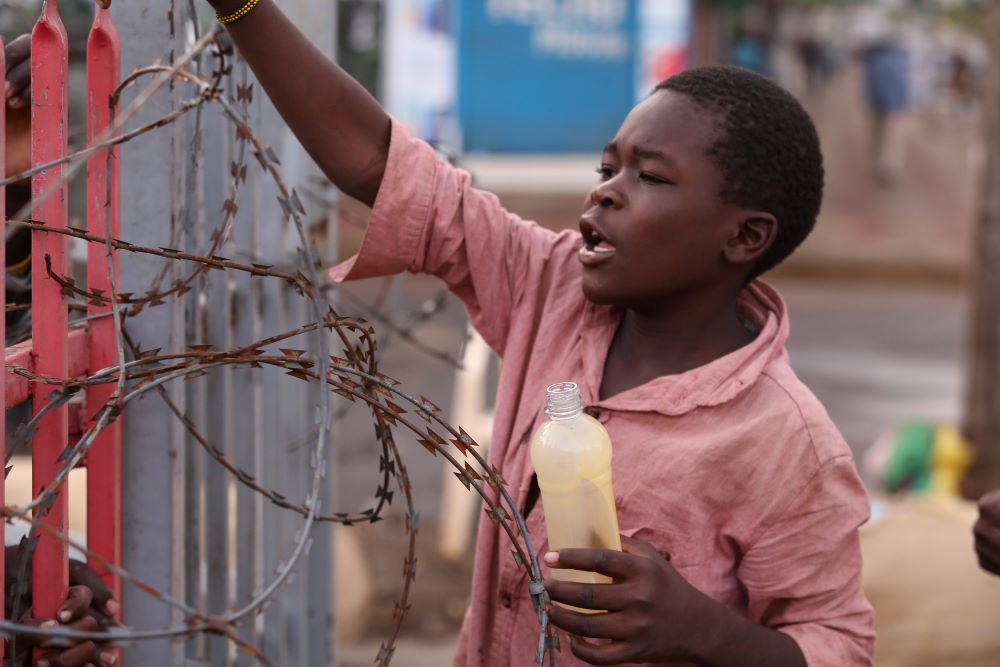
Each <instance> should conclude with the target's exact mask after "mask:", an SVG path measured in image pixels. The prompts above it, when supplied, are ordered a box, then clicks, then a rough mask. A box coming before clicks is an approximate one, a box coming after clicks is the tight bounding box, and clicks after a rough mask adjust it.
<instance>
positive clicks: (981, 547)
mask: <svg viewBox="0 0 1000 667" xmlns="http://www.w3.org/2000/svg"><path fill="white" fill-rule="evenodd" d="M976 537H977V539H976V556H978V558H979V566H980V567H981V568H983V569H984V570H986V571H987V572H991V573H993V574H997V575H1000V543H996V542H989V541H986V540H983V539H979V535H978V533H977V536H976Z"/></svg>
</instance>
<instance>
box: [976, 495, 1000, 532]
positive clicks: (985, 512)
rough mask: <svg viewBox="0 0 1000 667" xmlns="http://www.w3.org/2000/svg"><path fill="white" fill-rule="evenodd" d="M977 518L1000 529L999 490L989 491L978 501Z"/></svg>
mask: <svg viewBox="0 0 1000 667" xmlns="http://www.w3.org/2000/svg"><path fill="white" fill-rule="evenodd" d="M979 516H980V517H981V518H982V519H985V520H987V521H989V522H990V523H992V524H993V525H995V526H998V527H1000V489H998V490H996V491H990V492H989V493H987V494H986V495H984V496H983V497H982V498H980V499H979Z"/></svg>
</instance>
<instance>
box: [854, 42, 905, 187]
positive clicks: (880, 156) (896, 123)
mask: <svg viewBox="0 0 1000 667" xmlns="http://www.w3.org/2000/svg"><path fill="white" fill-rule="evenodd" d="M860 56H861V60H862V63H863V66H864V83H865V97H866V99H867V102H868V110H869V112H870V114H871V159H872V167H873V174H874V177H875V180H876V182H877V183H878V184H879V185H880V186H883V187H888V186H890V185H893V184H894V183H895V182H896V179H897V176H898V173H899V169H900V164H899V163H900V159H901V156H900V150H901V148H902V146H901V143H900V140H901V137H900V135H899V132H900V119H901V117H902V115H903V113H904V112H905V111H906V110H907V108H908V107H909V105H910V54H909V52H908V51H907V50H906V48H905V47H904V46H903V45H902V43H901V40H899V39H898V38H897V37H896V36H895V35H893V34H892V33H891V32H889V31H886V32H884V33H882V34H879V35H878V36H876V37H875V38H873V39H872V40H871V41H869V42H868V43H867V44H866V45H865V46H864V47H863V48H862V49H861V51H860Z"/></svg>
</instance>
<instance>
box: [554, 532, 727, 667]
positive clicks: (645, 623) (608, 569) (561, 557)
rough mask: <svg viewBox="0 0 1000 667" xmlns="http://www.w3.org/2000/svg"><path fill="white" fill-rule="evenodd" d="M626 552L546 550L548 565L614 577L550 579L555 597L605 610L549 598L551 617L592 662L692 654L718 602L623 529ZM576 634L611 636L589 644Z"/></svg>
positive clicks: (578, 653) (576, 650) (692, 656)
mask: <svg viewBox="0 0 1000 667" xmlns="http://www.w3.org/2000/svg"><path fill="white" fill-rule="evenodd" d="M622 548H623V549H624V551H623V552H617V551H610V550H605V549H563V550H561V551H559V552H550V553H548V554H546V555H545V562H546V563H547V564H548V565H549V567H553V568H562V569H573V570H587V571H591V572H599V573H601V574H604V575H607V576H609V577H611V578H612V579H613V580H614V583H611V584H578V583H572V582H566V581H547V582H546V583H545V588H546V590H547V591H548V593H549V597H551V598H552V600H553V601H556V602H562V603H563V604H568V605H572V606H574V607H582V608H585V609H598V610H607V612H608V613H606V614H581V613H578V612H574V611H570V610H568V609H564V608H562V607H559V606H558V605H553V606H552V608H551V612H550V613H551V619H552V623H553V625H556V626H557V627H560V628H562V629H563V630H565V631H566V632H568V633H570V634H572V635H575V636H574V637H573V638H572V641H571V648H572V650H573V653H574V655H576V656H577V657H578V658H581V659H582V660H586V661H587V662H589V663H591V664H594V665H615V664H619V663H623V662H663V661H668V660H692V659H695V658H696V657H697V655H696V654H697V653H699V652H700V651H698V650H695V649H694V647H703V646H705V644H706V643H707V641H708V640H709V639H710V638H711V636H712V630H711V627H712V625H713V619H714V617H715V616H716V615H717V613H718V612H717V610H716V609H714V608H716V607H721V605H720V604H719V603H717V602H715V601H714V600H712V599H710V598H709V597H707V596H706V595H704V594H703V593H701V592H700V591H698V590H697V589H695V588H694V587H693V586H691V584H689V583H688V582H687V581H685V580H684V578H683V577H682V576H681V575H680V574H679V573H678V572H677V570H676V569H674V567H673V566H672V565H671V564H670V563H669V561H668V557H664V556H663V555H662V554H661V553H660V552H658V551H657V550H656V549H654V548H653V546H652V545H650V544H647V543H646V542H643V541H642V540H637V539H634V538H629V537H625V536H624V535H623V536H622ZM579 637H591V638H594V639H604V640H607V639H610V640H612V641H611V642H602V643H600V644H594V643H591V642H586V641H583V640H581V639H579Z"/></svg>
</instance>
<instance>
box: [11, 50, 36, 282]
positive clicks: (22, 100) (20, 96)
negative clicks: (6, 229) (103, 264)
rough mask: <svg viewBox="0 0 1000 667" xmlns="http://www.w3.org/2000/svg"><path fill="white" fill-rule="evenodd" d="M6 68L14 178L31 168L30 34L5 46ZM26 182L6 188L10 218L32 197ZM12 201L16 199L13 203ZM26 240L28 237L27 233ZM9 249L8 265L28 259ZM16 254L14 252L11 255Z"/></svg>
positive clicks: (12, 173) (21, 253) (13, 249)
mask: <svg viewBox="0 0 1000 667" xmlns="http://www.w3.org/2000/svg"><path fill="white" fill-rule="evenodd" d="M4 61H5V64H6V66H7V72H6V80H5V88H6V93H5V99H6V101H7V106H6V114H5V117H6V120H7V123H6V127H7V131H6V140H7V144H6V149H7V150H6V154H5V156H4V159H5V160H6V163H5V165H4V168H5V172H4V173H5V174H6V175H7V176H13V175H14V174H20V173H21V172H24V171H27V170H28V169H29V168H30V167H31V35H21V36H20V37H18V38H16V39H13V40H11V41H10V42H8V43H7V44H6V46H5V47H4ZM29 185H30V184H29V182H28V181H27V180H25V181H22V182H21V183H18V184H16V186H13V187H8V188H7V215H13V214H14V213H16V212H17V210H18V209H20V208H21V206H22V205H23V204H24V203H25V202H26V201H27V200H28V199H29V198H30V197H31V190H30V187H29ZM12 198H13V199H14V200H16V201H14V200H12ZM23 237H24V238H25V239H27V238H29V235H28V234H27V230H24V232H23ZM23 250H24V252H20V251H19V249H17V248H11V247H10V246H9V245H8V247H7V262H8V264H9V263H11V258H12V257H13V258H15V261H16V259H20V257H21V256H22V255H24V256H26V254H27V249H23ZM12 251H14V252H12Z"/></svg>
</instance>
